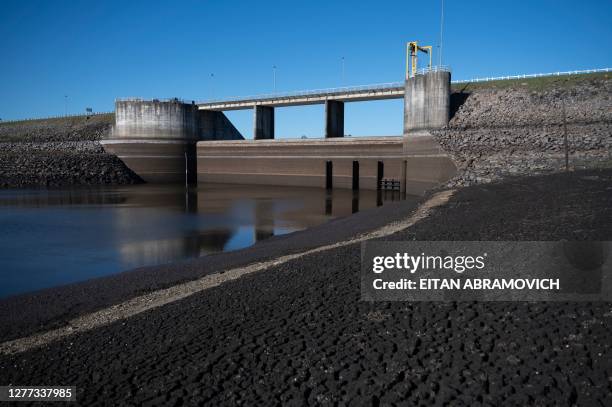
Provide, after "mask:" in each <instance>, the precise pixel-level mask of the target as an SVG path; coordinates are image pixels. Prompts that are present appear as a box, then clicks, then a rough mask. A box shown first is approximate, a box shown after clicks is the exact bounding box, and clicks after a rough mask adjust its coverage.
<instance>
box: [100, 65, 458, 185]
mask: <svg viewBox="0 0 612 407" xmlns="http://www.w3.org/2000/svg"><path fill="white" fill-rule="evenodd" d="M450 76H451V75H450V72H449V71H448V70H445V69H440V68H435V69H429V70H426V71H423V72H421V73H418V74H416V75H414V76H412V77H409V78H407V79H406V81H405V85H404V86H403V87H401V86H400V87H383V88H373V89H372V88H364V89H357V90H347V91H333V92H320V93H308V94H293V95H291V94H290V95H283V96H270V97H263V98H243V99H231V100H221V101H214V102H206V103H198V104H196V103H195V102H192V103H184V102H182V101H179V100H178V99H174V100H169V101H160V100H149V101H146V100H141V99H126V100H117V101H116V103H115V117H116V119H115V120H116V122H115V126H114V128H113V131H112V135H111V137H110V138H109V139H108V140H105V141H103V145H104V148H105V149H106V150H107V151H109V152H111V153H113V154H115V155H117V156H118V157H119V158H120V159H121V160H122V161H123V162H124V163H125V164H126V165H127V166H128V167H129V168H130V169H131V170H132V171H134V172H135V173H136V174H138V175H139V176H140V177H141V178H142V179H144V180H145V181H146V182H151V183H158V182H159V183H161V182H164V183H165V182H185V179H186V178H187V180H188V181H189V182H196V181H197V182H205V183H226V184H227V183H229V184H251V185H282V186H308V187H320V188H328V189H332V188H342V189H353V190H359V189H368V190H376V189H380V188H381V186H382V185H383V183H384V181H387V182H388V183H390V184H391V185H394V186H395V187H397V186H399V188H400V189H401V191H402V192H409V193H411V194H421V193H423V192H424V191H425V190H427V189H428V188H431V187H432V186H435V185H437V184H439V183H441V182H444V181H446V180H448V179H449V178H450V177H452V175H453V174H454V173H455V172H456V167H455V165H454V163H453V161H452V160H451V158H450V157H449V156H448V155H447V154H446V153H445V152H444V151H443V150H442V149H441V147H440V146H439V145H438V144H437V143H436V141H435V140H434V138H433V136H432V135H431V134H430V133H429V130H433V129H439V128H442V127H444V126H446V125H447V123H448V121H449V115H450ZM399 98H403V99H404V132H403V136H396V137H359V138H344V104H345V103H349V102H352V101H367V100H382V99H399ZM308 104H324V105H325V117H324V120H325V138H322V139H283V140H277V139H275V135H274V108H275V107H281V106H298V105H308ZM238 109H252V110H253V112H254V117H253V139H252V140H245V139H244V137H243V136H242V135H241V134H240V132H239V131H238V130H237V129H236V128H235V127H234V126H233V124H232V123H231V122H230V121H229V120H228V118H227V117H226V116H225V114H224V113H223V112H224V111H227V110H238Z"/></svg>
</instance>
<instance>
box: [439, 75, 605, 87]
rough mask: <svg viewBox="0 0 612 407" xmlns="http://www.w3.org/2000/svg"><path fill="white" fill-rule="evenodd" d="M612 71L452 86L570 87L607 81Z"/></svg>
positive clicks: (454, 85) (455, 85)
mask: <svg viewBox="0 0 612 407" xmlns="http://www.w3.org/2000/svg"><path fill="white" fill-rule="evenodd" d="M610 74H611V73H610V72H597V73H588V74H577V75H559V76H542V77H539V78H525V79H506V80H499V81H489V82H470V83H456V84H453V85H452V86H451V90H452V91H453V92H460V91H464V92H469V91H470V90H475V89H491V88H493V89H505V88H520V89H528V90H531V91H537V92H538V91H543V90H546V89H549V88H568V87H571V86H575V85H578V84H580V83H584V82H589V81H606V80H608V79H610Z"/></svg>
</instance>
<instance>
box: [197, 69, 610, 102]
mask: <svg viewBox="0 0 612 407" xmlns="http://www.w3.org/2000/svg"><path fill="white" fill-rule="evenodd" d="M438 70H439V71H449V70H450V69H449V67H447V66H435V67H432V68H425V69H420V70H418V71H417V75H422V74H425V73H427V72H432V71H438ZM610 71H612V68H600V69H585V70H577V71H560V72H548V73H536V74H523V75H508V76H491V77H476V78H472V79H460V80H453V81H451V83H456V84H460V83H472V82H490V81H501V80H513V79H529V78H540V77H548V76H564V75H580V74H589V73H602V72H610ZM367 92H381V93H383V92H397V95H395V96H397V97H398V98H400V97H402V95H403V92H404V82H403V81H402V82H387V83H377V84H371V85H361V86H345V87H336V88H323V89H312V90H304V91H294V92H276V93H264V94H259V95H250V96H232V97H226V98H215V99H209V100H204V101H200V102H197V104H198V105H200V106H210V105H219V104H235V103H241V104H245V105H246V104H250V103H256V102H257V103H263V102H266V101H272V100H279V99H297V98H304V97H310V98H323V97H329V98H333V97H334V96H338V95H344V94H358V93H367Z"/></svg>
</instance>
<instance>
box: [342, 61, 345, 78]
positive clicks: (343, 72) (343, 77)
mask: <svg viewBox="0 0 612 407" xmlns="http://www.w3.org/2000/svg"><path fill="white" fill-rule="evenodd" d="M344 84H345V82H344V57H342V85H344Z"/></svg>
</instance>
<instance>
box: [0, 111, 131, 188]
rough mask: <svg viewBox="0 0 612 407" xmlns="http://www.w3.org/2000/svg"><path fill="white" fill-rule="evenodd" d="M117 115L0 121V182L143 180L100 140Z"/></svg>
mask: <svg viewBox="0 0 612 407" xmlns="http://www.w3.org/2000/svg"><path fill="white" fill-rule="evenodd" d="M114 117H115V116H114V115H113V114H106V115H95V116H90V117H86V116H77V117H69V118H58V119H44V120H31V121H23V122H14V123H0V188H1V187H5V188H6V187H13V188H14V187H18V188H19V187H21V188H23V187H31V186H42V187H48V186H65V185H101V184H133V183H137V182H142V181H141V180H140V178H139V177H138V176H137V175H136V174H134V173H133V172H132V171H131V170H130V169H129V168H127V167H126V166H125V164H123V162H122V161H121V160H120V159H119V158H118V157H116V156H114V155H112V154H109V153H107V152H106V151H104V148H103V147H102V145H100V143H99V140H100V139H101V138H102V137H104V136H105V135H106V134H107V133H108V132H109V131H110V127H111V125H112V123H113V122H114Z"/></svg>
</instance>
